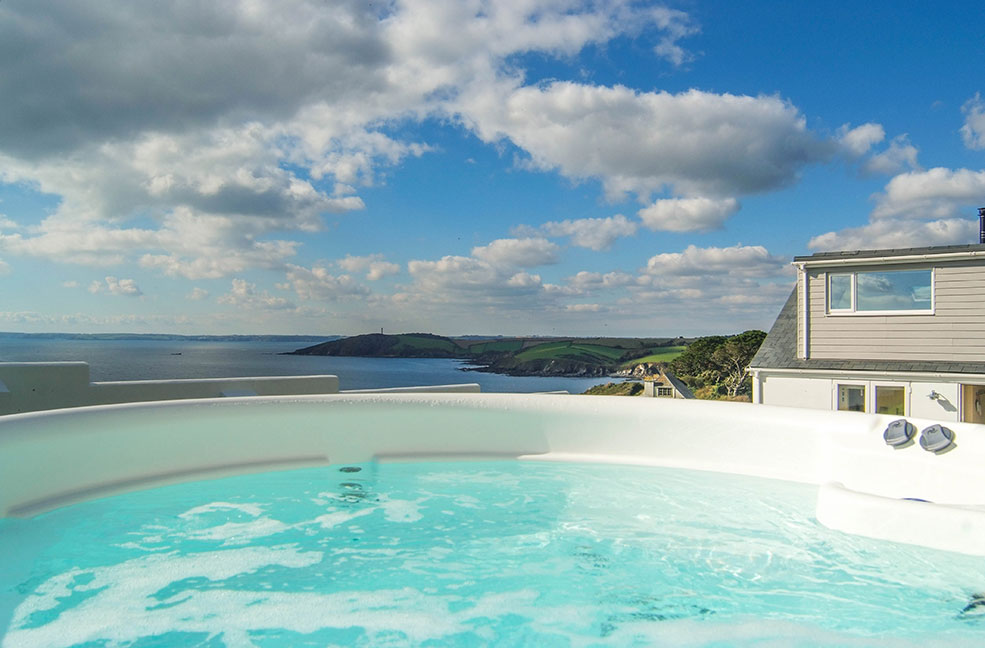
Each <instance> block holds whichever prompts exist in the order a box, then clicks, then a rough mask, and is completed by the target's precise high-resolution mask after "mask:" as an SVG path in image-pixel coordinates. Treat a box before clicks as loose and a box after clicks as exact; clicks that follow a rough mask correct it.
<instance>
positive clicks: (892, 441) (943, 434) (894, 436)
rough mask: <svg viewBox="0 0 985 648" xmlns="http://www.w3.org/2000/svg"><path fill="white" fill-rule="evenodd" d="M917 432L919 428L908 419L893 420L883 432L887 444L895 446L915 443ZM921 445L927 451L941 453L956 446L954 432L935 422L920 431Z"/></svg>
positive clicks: (899, 446)
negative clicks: (914, 438)
mask: <svg viewBox="0 0 985 648" xmlns="http://www.w3.org/2000/svg"><path fill="white" fill-rule="evenodd" d="M916 434H917V428H916V426H915V425H913V423H910V422H909V421H907V420H906V419H899V420H897V421H893V422H892V423H890V424H889V425H888V426H887V427H886V431H885V432H883V433H882V438H883V439H884V440H885V441H886V445H890V446H893V447H894V448H897V449H900V448H907V447H909V446H910V445H912V444H913V437H915V436H916ZM920 447H921V448H923V449H924V450H926V451H927V452H933V453H934V454H941V453H942V452H947V451H948V450H950V449H952V448H954V432H953V431H952V430H950V429H948V428H946V427H944V426H943V425H941V424H940V423H934V424H933V425H931V426H930V427H928V428H924V430H923V431H922V432H921V433H920Z"/></svg>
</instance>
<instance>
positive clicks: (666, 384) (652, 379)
mask: <svg viewBox="0 0 985 648" xmlns="http://www.w3.org/2000/svg"><path fill="white" fill-rule="evenodd" d="M655 371H656V373H655V374H653V375H652V376H648V377H646V378H644V379H643V395H644V396H651V397H655V398H694V394H693V393H692V392H691V390H690V389H688V386H687V385H685V384H684V383H683V382H681V379H680V378H678V377H677V376H675V375H674V374H673V373H672V372H671V371H668V370H667V369H665V368H664V367H661V366H659V365H658V366H657V367H655Z"/></svg>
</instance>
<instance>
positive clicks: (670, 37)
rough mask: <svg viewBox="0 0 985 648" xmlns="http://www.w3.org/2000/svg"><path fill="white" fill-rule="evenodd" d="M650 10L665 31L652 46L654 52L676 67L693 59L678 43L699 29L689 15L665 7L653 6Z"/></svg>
mask: <svg viewBox="0 0 985 648" xmlns="http://www.w3.org/2000/svg"><path fill="white" fill-rule="evenodd" d="M652 11H653V14H654V17H655V18H656V23H657V25H658V26H659V27H661V28H662V29H663V30H664V32H665V35H664V36H663V37H662V38H661V39H660V42H659V43H657V45H656V46H655V47H654V48H653V51H654V53H656V55H657V56H659V57H660V58H663V59H666V60H668V61H670V62H671V63H673V64H674V65H675V66H678V67H680V66H681V65H683V64H684V63H687V62H689V61H692V60H694V54H692V53H691V52H689V51H687V50H685V49H684V48H683V47H681V46H680V44H679V42H680V41H681V40H682V39H684V38H687V37H688V36H693V35H695V34H697V33H699V32H700V31H701V30H700V29H699V28H698V26H697V25H696V24H695V23H694V21H693V20H692V19H691V17H690V16H689V15H687V14H686V13H684V12H683V11H678V10H676V9H668V8H666V7H654V8H653V10H652Z"/></svg>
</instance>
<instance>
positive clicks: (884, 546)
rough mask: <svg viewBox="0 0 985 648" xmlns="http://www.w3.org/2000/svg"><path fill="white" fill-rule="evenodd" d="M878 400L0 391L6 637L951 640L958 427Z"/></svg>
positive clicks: (320, 641) (971, 541)
mask: <svg viewBox="0 0 985 648" xmlns="http://www.w3.org/2000/svg"><path fill="white" fill-rule="evenodd" d="M891 420H892V419H891V418H890V417H880V416H869V415H861V414H856V413H838V412H814V411H807V410H795V409H787V408H772V407H765V406H752V405H746V404H733V403H708V402H695V401H671V400H661V401H654V400H652V399H625V398H618V397H570V396H546V395H506V394H483V395H479V394H468V395H438V394H422V395H411V394H389V395H379V394H376V395H331V396H310V397H263V398H244V399H225V400H223V401H182V402H168V403H155V404H131V405H120V406H105V407H92V408H81V409H76V410H62V411H54V412H46V413H38V414H25V415H15V416H8V417H3V418H0V511H2V512H3V514H4V516H6V517H7V518H8V519H7V520H3V521H0V543H2V545H3V546H2V549H3V550H4V552H5V553H4V555H7V556H12V557H17V558H16V560H11V561H8V562H7V565H6V566H5V567H4V569H3V572H2V578H3V583H2V587H3V592H4V594H3V602H2V608H0V612H2V615H3V616H0V622H2V623H3V624H4V625H5V626H7V627H9V628H8V631H7V634H6V636H5V639H4V644H3V645H4V646H8V645H9V646H21V645H45V646H47V645H66V646H69V645H77V644H82V643H84V642H100V641H102V642H103V643H108V644H109V645H142V644H141V643H140V642H147V645H158V644H162V645H170V644H173V645H187V644H188V643H189V642H191V643H200V644H202V645H263V646H266V645H306V644H310V645H327V644H332V643H340V644H358V643H366V644H378V643H385V642H389V643H392V644H395V645H402V644H407V645H421V644H427V643H428V642H432V643H434V644H435V645H448V644H461V645H476V644H477V643H479V644H482V643H507V644H517V643H528V644H538V645H551V644H558V645H569V644H591V643H593V642H595V643H606V644H613V643H615V644H622V645H632V644H641V645H645V644H649V643H654V642H658V643H659V642H672V643H674V644H675V645H679V644H682V643H687V642H691V643H692V644H693V645H723V644H721V643H720V642H722V641H727V642H728V645H759V644H758V643H757V642H762V641H763V640H765V639H769V638H773V639H783V640H785V641H787V642H788V643H791V644H793V645H818V644H819V643H820V644H824V643H828V644H830V645H843V644H844V643H846V642H854V643H859V642H861V645H867V644H866V643H865V642H866V641H870V640H871V641H873V642H875V641H877V640H878V641H890V640H892V643H894V644H895V643H896V641H897V640H899V641H903V638H904V637H906V638H910V639H913V640H914V641H919V642H921V643H924V644H926V643H927V642H933V641H938V640H940V639H941V638H942V637H943V638H945V639H947V641H948V642H949V644H951V645H953V644H954V643H961V642H968V645H972V644H974V643H975V642H976V641H977V640H980V639H981V637H982V634H981V633H983V632H985V626H979V625H978V624H977V621H978V618H979V617H978V613H979V612H985V571H983V569H982V567H981V566H980V564H979V563H980V562H981V561H980V560H978V559H975V558H971V557H969V556H970V555H982V554H983V553H985V542H983V540H985V536H983V533H982V527H981V515H982V513H981V511H980V510H979V509H978V508H977V507H978V506H980V505H981V504H983V503H985V502H983V500H985V497H983V496H982V495H981V494H980V493H979V492H977V491H976V488H975V486H976V482H977V477H978V474H979V473H980V466H981V465H982V459H983V458H985V447H983V444H982V441H981V440H980V437H979V433H978V429H979V426H974V425H965V426H959V425H954V426H952V427H953V428H954V431H955V433H956V439H955V440H956V442H957V447H956V448H954V449H953V450H952V451H950V452H948V453H945V454H934V453H930V452H924V451H923V450H922V449H921V448H920V447H919V445H916V446H914V447H908V448H904V449H894V448H890V447H888V446H887V445H886V444H885V443H884V441H883V438H882V432H883V430H884V429H885V427H886V426H887V424H888V423H889V422H890V421H891ZM914 423H915V425H916V426H917V427H918V428H920V429H922V428H923V427H925V426H926V425H929V424H930V422H924V421H914ZM213 489H217V490H213ZM121 494H122V495H121ZM815 518H819V519H820V520H821V522H823V523H824V525H826V526H822V525H820V524H818V522H817V520H816V519H815ZM843 531H849V532H851V533H850V534H846V533H843ZM66 538H71V540H67V539H66ZM904 543H905V544H904ZM101 546H105V547H108V549H106V550H105V551H103V550H102V549H100V547H101ZM519 558H525V559H529V562H522V561H521V562H516V560H517V559H519ZM583 590H584V591H583ZM586 592H587V593H586ZM903 599H906V600H905V604H906V605H905V607H909V606H923V607H922V609H923V612H921V613H920V614H916V615H914V613H912V612H908V611H907V610H906V609H905V607H904V608H902V609H898V606H901V605H903ZM913 599H917V600H913ZM921 599H924V600H921ZM838 600H840V603H838V604H835V603H833V602H834V601H838ZM746 602H753V603H752V604H750V605H746ZM847 610H855V611H861V616H856V615H855V612H853V613H851V614H849V613H848V612H847ZM921 615H922V616H921ZM845 617H851V619H850V620H848V621H845V620H844V619H845ZM907 620H911V621H913V622H914V623H915V625H910V624H909V623H908V621H907ZM921 635H923V636H922V637H921ZM976 637H977V639H976ZM155 642H157V643H155ZM210 642H211V643H210ZM716 642H719V643H716Z"/></svg>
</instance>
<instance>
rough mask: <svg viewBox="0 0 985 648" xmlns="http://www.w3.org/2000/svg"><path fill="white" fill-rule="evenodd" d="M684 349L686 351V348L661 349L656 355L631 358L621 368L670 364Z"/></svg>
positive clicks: (671, 347)
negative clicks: (658, 363)
mask: <svg viewBox="0 0 985 648" xmlns="http://www.w3.org/2000/svg"><path fill="white" fill-rule="evenodd" d="M685 349H687V347H686V346H670V347H663V348H662V349H660V350H659V351H657V352H656V353H651V354H650V355H646V356H643V357H640V358H633V359H632V360H629V361H627V362H624V363H623V366H624V367H632V366H634V365H638V364H642V363H644V362H670V361H671V360H673V359H674V358H676V357H677V356H679V355H681V354H682V353H684V350H685Z"/></svg>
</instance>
